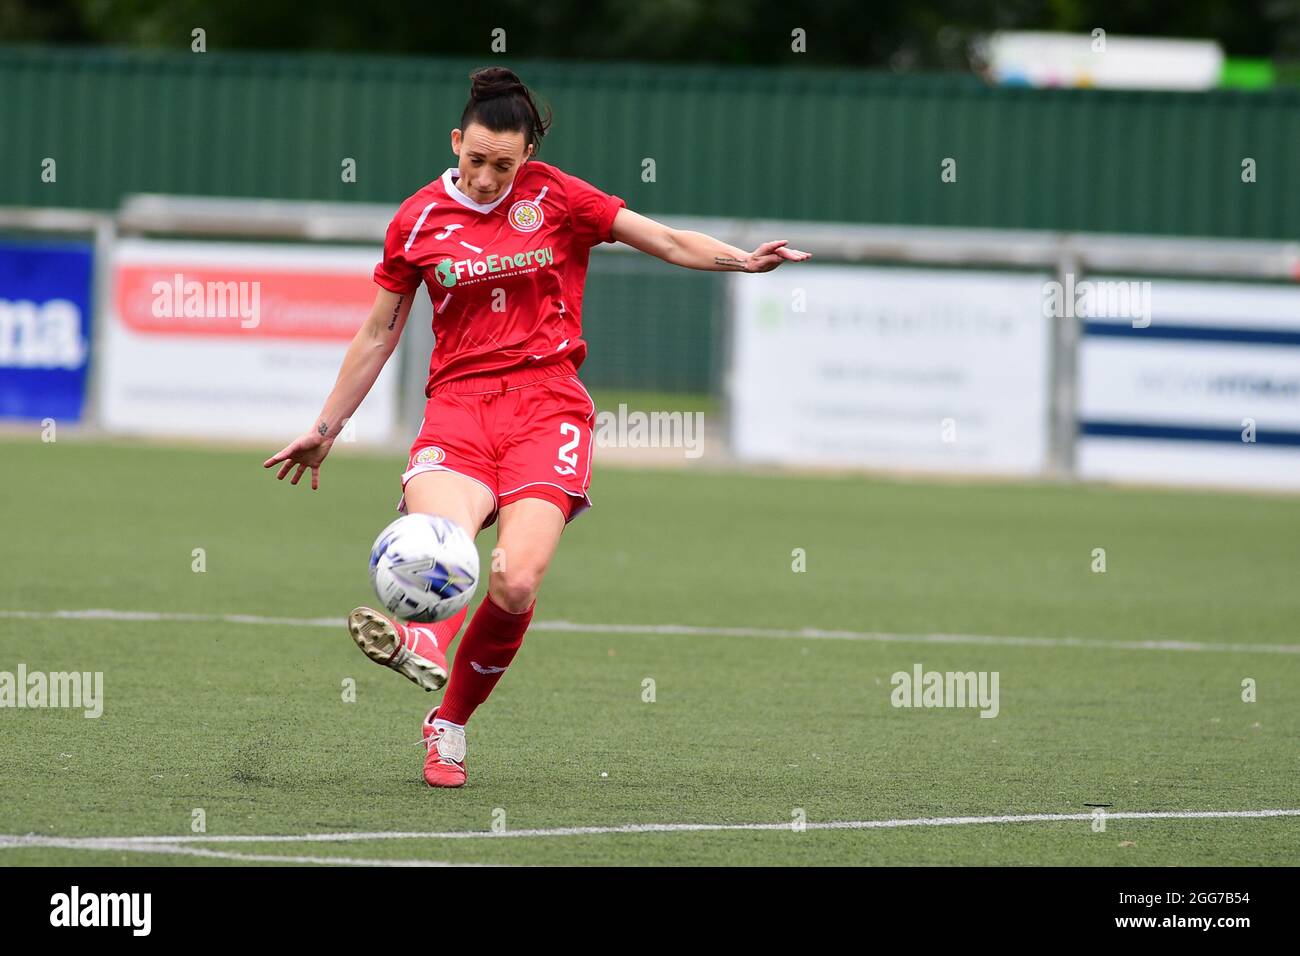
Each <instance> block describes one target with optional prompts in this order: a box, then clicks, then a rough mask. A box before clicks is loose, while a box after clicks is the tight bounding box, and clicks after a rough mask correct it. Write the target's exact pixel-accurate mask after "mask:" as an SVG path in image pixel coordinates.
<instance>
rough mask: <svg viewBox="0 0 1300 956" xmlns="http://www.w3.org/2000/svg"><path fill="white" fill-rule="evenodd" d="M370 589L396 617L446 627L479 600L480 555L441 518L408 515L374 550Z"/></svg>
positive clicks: (387, 530)
mask: <svg viewBox="0 0 1300 956" xmlns="http://www.w3.org/2000/svg"><path fill="white" fill-rule="evenodd" d="M370 583H371V584H373V585H374V587H375V596H376V597H378V598H379V603H380V604H382V605H383V607H384V610H386V611H387V612H388V613H389V614H391V615H393V617H397V618H401V619H402V620H404V621H418V622H420V623H430V622H433V621H445V620H446V619H447V618H449V617H451V616H452V615H453V614H455V613H456V612H457V611H459V610H460V609H461V608H463V607H465V606H466V605H467V604H469V602H470V599H471V598H473V597H474V588H475V587H476V586H477V584H478V549H477V548H475V547H474V542H473V540H472V539H471V538H470V536H469V535H468V534H466V533H465V532H464V530H462V528H461V527H460V525H458V524H456V523H455V522H453V521H451V520H449V519H447V518H444V517H443V516H442V515H433V514H409V515H403V516H402V517H400V518H398V519H397V520H396V521H394V522H393V523H392V524H390V525H389V526H388V527H387V528H385V529H384V530H383V531H381V532H380V533H379V537H378V538H376V539H375V546H374V547H373V548H371V549H370Z"/></svg>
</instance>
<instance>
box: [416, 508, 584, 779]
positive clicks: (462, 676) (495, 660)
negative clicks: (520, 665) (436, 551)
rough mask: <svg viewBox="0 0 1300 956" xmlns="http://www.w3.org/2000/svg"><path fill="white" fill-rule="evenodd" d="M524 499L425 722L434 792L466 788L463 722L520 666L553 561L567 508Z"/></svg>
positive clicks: (508, 521)
mask: <svg viewBox="0 0 1300 956" xmlns="http://www.w3.org/2000/svg"><path fill="white" fill-rule="evenodd" d="M541 494H542V495H544V496H547V497H526V498H520V499H518V500H516V501H513V502H511V503H509V504H505V505H502V507H501V510H500V512H499V518H498V521H499V527H498V532H497V550H496V551H495V552H494V555H493V561H492V571H491V574H490V576H489V578H488V593H487V595H486V596H485V597H484V598H483V601H482V603H480V604H479V606H478V610H477V611H475V612H474V617H473V618H471V619H470V622H469V627H468V628H466V629H465V636H464V637H463V638H462V639H461V643H460V650H458V651H457V652H456V657H455V659H454V661H453V662H452V667H451V677H450V679H449V680H448V682H447V690H446V693H445V695H444V696H443V698H442V703H440V704H439V705H438V706H437V708H436V709H435V711H434V712H433V713H431V714H430V715H429V716H428V717H427V718H425V725H424V730H425V736H426V738H435V737H436V738H437V739H436V740H430V746H429V753H428V758H427V759H426V760H425V765H424V779H425V780H426V781H427V782H428V783H429V785H430V786H434V787H459V786H461V785H462V784H463V783H464V782H465V762H464V761H465V744H464V741H465V723H466V722H467V721H468V720H469V718H470V715H471V714H473V713H474V710H475V709H476V708H477V707H478V705H479V704H481V703H483V701H485V700H487V698H488V695H489V694H491V693H492V689H493V688H494V687H496V685H497V681H499V680H500V679H501V675H502V674H503V673H505V670H506V668H507V667H509V666H510V662H511V661H512V660H514V657H515V654H516V653H517V652H518V651H519V648H520V646H521V645H522V644H523V641H524V632H525V631H527V630H528V624H529V622H530V621H531V620H532V618H533V608H534V606H535V605H536V602H537V593H538V590H539V589H540V588H541V584H542V578H543V577H544V576H545V574H546V569H547V567H548V566H549V565H550V563H551V558H552V557H554V555H555V549H556V547H557V546H558V544H559V542H560V535H561V533H562V532H563V531H564V525H565V521H566V520H567V519H568V517H569V514H568V512H566V511H564V510H562V507H561V505H562V504H563V505H565V506H568V505H569V504H570V502H569V501H567V500H565V499H563V498H561V499H559V500H555V501H552V500H548V497H549V493H548V492H546V491H543V492H541Z"/></svg>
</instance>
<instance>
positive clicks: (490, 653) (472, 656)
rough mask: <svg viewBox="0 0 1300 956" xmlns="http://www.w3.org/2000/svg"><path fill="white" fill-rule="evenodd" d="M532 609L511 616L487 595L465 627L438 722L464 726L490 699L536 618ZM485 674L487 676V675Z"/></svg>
mask: <svg viewBox="0 0 1300 956" xmlns="http://www.w3.org/2000/svg"><path fill="white" fill-rule="evenodd" d="M536 606H537V602H536V601H534V602H533V604H532V606H531V607H529V608H528V610H527V611H524V612H523V613H522V614H511V613H510V612H509V611H507V610H505V609H504V608H501V607H500V606H498V605H497V602H496V601H494V600H492V595H491V594H488V595H487V596H486V597H484V598H483V603H482V604H480V605H479V606H478V610H477V611H475V612H474V617H473V618H472V619H471V620H470V622H469V627H467V628H465V639H464V640H463V641H461V644H460V650H459V651H457V652H456V659H455V660H454V661H452V664H451V678H450V680H448V681H447V691H446V693H445V694H444V695H443V698H442V703H440V704H439V705H438V719H439V720H449V721H451V722H452V723H453V724H464V723H465V722H466V721H467V720H469V718H470V714H472V713H474V709H475V708H476V707H478V705H479V704H481V703H483V701H485V700H487V698H488V694H490V693H492V688H493V687H496V685H497V681H499V680H500V679H501V674H502V673H503V672H504V671H505V669H506V668H507V667H508V666H509V665H510V662H511V661H512V660H514V657H515V653H516V652H517V651H518V650H519V647H520V645H522V644H523V642H524V632H525V631H526V630H528V622H529V621H531V620H532V619H533V608H534V607H536ZM484 671H486V672H487V673H484Z"/></svg>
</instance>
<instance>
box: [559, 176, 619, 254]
mask: <svg viewBox="0 0 1300 956" xmlns="http://www.w3.org/2000/svg"><path fill="white" fill-rule="evenodd" d="M557 172H558V173H559V175H560V177H561V178H562V179H563V181H564V189H565V194H566V196H567V198H568V204H569V222H570V224H571V225H572V228H573V232H574V237H575V238H576V239H577V240H578V241H579V242H581V243H582V244H583V245H586V246H594V245H596V244H597V243H600V242H613V241H614V238H613V237H612V236H611V235H610V230H611V229H612V228H613V226H614V217H615V216H616V215H617V214H618V211H619V210H620V209H623V208H625V207H626V206H627V203H626V202H624V201H623V200H622V199H619V198H618V197H617V196H611V195H609V194H608V193H604V192H601V191H600V190H599V189H597V188H596V187H595V186H593V185H591V183H589V182H586V181H585V180H582V179H579V178H578V177H577V176H570V175H569V174H568V173H564V172H559V171H558V170H557Z"/></svg>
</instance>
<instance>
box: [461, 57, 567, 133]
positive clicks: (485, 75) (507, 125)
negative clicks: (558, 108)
mask: <svg viewBox="0 0 1300 956" xmlns="http://www.w3.org/2000/svg"><path fill="white" fill-rule="evenodd" d="M469 78H470V89H469V101H468V102H467V103H466V104H465V111H464V112H463V113H461V114H460V128H461V129H462V130H464V129H467V128H468V127H469V124H470V123H482V124H483V125H484V126H486V127H487V128H488V129H490V130H492V132H494V133H506V132H520V133H523V134H524V145H525V146H527V145H528V144H530V143H531V144H532V147H533V155H536V154H537V152H538V151H539V150H540V149H541V148H542V137H543V136H545V135H546V131H547V129H549V128H550V125H551V109H550V107H547V108H546V118H545V119H543V118H542V114H541V113H539V112H538V111H537V104H536V103H534V102H533V94H532V93H531V92H530V91H529V89H528V87H526V86H524V84H523V81H522V80H520V79H519V77H518V76H516V75H515V72H514V70H508V69H506V68H505V67H503V66H489V67H486V68H484V69H481V70H475V71H474V72H473V73H471V74H470V75H469Z"/></svg>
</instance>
